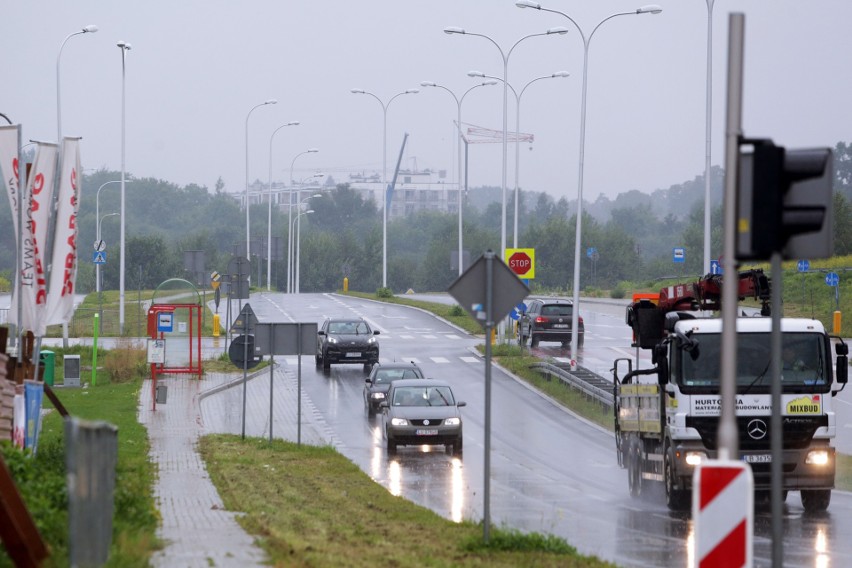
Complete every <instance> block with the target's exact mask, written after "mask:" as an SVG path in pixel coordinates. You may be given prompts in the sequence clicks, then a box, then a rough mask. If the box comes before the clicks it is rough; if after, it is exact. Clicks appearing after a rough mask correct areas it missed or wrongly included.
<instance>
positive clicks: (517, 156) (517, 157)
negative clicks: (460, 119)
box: [468, 71, 570, 248]
mask: <svg viewBox="0 0 852 568" xmlns="http://www.w3.org/2000/svg"><path fill="white" fill-rule="evenodd" d="M468 75H469V76H470V77H490V78H492V79H497V80H498V81H499V80H501V79H500V78H499V77H491V75H486V74H485V73H482V72H481V71H471V72H469V73H468ZM568 76H570V73H568V71H557V72H556V73H551V74H550V75H542V76H541V77H536V78H535V79H533V80H531V81H529V82H527V84H526V85H524V86H523V87H522V88H521V90H520V92H518V91H516V90H515V88H514V87H512V85H511V84H510V85H509V88H510V89H511V90H512V93H513V94H514V95H515V222H514V228H513V229H514V230H513V232H512V248H518V201H519V198H520V195H519V194H520V189H519V188H520V185H519V184H518V180H519V175H518V172H520V169H521V166H520V164H521V155H520V148H521V141H520V135H521V98H522V97H523V96H524V91H526V90H527V87H529V86H530V85H532V84H533V83H535V82H536V81H541V80H542V79H556V78H562V77H568Z"/></svg>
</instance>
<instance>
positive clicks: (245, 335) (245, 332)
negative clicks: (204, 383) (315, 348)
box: [242, 203, 249, 440]
mask: <svg viewBox="0 0 852 568" xmlns="http://www.w3.org/2000/svg"><path fill="white" fill-rule="evenodd" d="M246 207H248V203H246ZM248 326H249V318H247V317H243V338H244V339H245V341H243V430H242V439H243V440H245V439H246V390H247V389H248V344H249V342H248Z"/></svg>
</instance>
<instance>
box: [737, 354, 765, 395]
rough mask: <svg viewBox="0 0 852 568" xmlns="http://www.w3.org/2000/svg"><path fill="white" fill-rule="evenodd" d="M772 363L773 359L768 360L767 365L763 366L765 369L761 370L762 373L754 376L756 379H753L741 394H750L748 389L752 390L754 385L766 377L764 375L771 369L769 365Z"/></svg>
mask: <svg viewBox="0 0 852 568" xmlns="http://www.w3.org/2000/svg"><path fill="white" fill-rule="evenodd" d="M770 364H771V361H767V362H766V367H764V368H763V371H761V372H760V374H759V375H757V376H756V377H755V378H754V380H753V381H751V383H750V384H749V385H748V387H746V389H745V390H744V391H743V392H742V393H741V394H748V391H750V390H751V387H753V386H754V385H756V384H757V383H759V382H760V381H761V380H762V379H763V377H764V376H766V372H767V371H768V370H769V365H770Z"/></svg>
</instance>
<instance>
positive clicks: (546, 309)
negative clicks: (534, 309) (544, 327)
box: [541, 304, 573, 316]
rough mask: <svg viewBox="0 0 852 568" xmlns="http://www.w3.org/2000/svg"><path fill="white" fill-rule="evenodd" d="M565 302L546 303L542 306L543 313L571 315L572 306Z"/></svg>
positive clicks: (548, 314)
mask: <svg viewBox="0 0 852 568" xmlns="http://www.w3.org/2000/svg"><path fill="white" fill-rule="evenodd" d="M572 307H573V306H568V305H565V304H562V305H560V304H554V305H545V306H542V307H541V315H543V316H570V315H571V308H572Z"/></svg>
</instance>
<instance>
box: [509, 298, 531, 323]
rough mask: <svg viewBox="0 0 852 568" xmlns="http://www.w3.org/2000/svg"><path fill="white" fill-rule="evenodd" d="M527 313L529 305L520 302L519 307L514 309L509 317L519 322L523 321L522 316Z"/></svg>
mask: <svg viewBox="0 0 852 568" xmlns="http://www.w3.org/2000/svg"><path fill="white" fill-rule="evenodd" d="M525 313H527V305H526V304H525V303H523V302H519V303H518V305H517V306H515V307H514V308H512V311H511V312H509V317H510V318H512V319H513V320H515V321H517V320H519V319H521V316H522V315H523V314H525Z"/></svg>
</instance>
